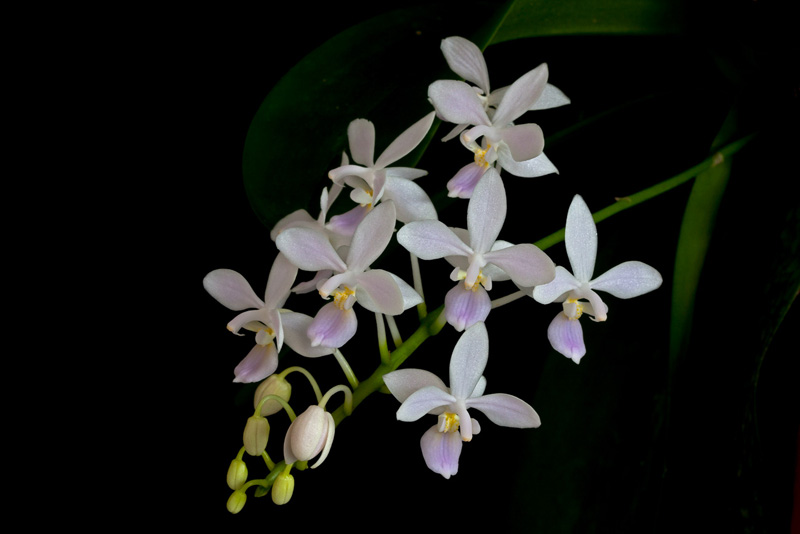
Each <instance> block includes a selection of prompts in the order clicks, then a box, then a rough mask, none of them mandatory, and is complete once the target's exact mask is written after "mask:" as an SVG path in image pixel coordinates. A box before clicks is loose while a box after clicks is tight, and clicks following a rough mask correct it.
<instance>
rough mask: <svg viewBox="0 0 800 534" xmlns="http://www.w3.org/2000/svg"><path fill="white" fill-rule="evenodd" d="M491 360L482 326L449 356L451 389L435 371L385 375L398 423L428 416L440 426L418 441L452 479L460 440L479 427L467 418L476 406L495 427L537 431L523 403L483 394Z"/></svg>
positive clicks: (430, 460)
mask: <svg viewBox="0 0 800 534" xmlns="http://www.w3.org/2000/svg"><path fill="white" fill-rule="evenodd" d="M488 358H489V335H488V333H487V331H486V326H485V324H484V323H476V324H475V325H473V326H471V327H469V328H468V329H467V330H465V331H464V333H463V334H461V337H459V339H458V341H457V342H456V345H455V347H454V348H453V353H452V356H451V358H450V387H449V388H448V387H447V386H445V384H444V382H442V380H441V379H439V378H438V377H437V376H436V375H434V374H433V373H430V372H429V371H425V370H422V369H401V370H398V371H393V372H391V373H387V374H386V375H384V377H383V381H384V383H385V384H386V387H388V388H389V391H391V392H392V395H394V396H395V398H396V399H397V400H398V401H400V402H401V403H402V404H401V405H400V408H399V409H398V410H397V419H398V420H399V421H416V420H418V419H420V418H422V417H423V416H424V415H426V414H433V415H437V416H438V419H439V420H438V423H437V424H436V425H434V426H433V427H432V428H431V429H429V430H428V431H427V432H426V433H425V434H424V435H423V437H422V440H421V441H420V445H421V448H422V455H423V457H424V458H425V462H426V464H427V465H428V467H429V468H430V469H431V470H432V471H434V472H436V473H439V474H441V475H442V476H444V477H445V478H450V476H451V475H454V474H456V472H457V471H458V458H459V455H460V453H461V441H471V440H472V436H473V435H474V434H477V433H478V432H479V431H480V425H479V424H478V422H477V421H476V420H474V419H472V417H471V416H470V414H469V409H470V408H474V409H476V410H479V411H480V412H482V413H483V414H484V415H486V417H488V418H489V420H490V421H492V422H493V423H495V424H497V425H500V426H505V427H512V428H536V427H538V426H540V425H541V420H540V419H539V415H538V414H537V413H536V411H535V410H534V409H533V408H532V407H531V406H530V405H529V404H528V403H526V402H525V401H523V400H521V399H519V398H517V397H514V396H512V395H507V394H504V393H495V394H491V395H484V390H485V388H486V379H485V378H484V376H483V371H484V369H485V368H486V363H487V361H488Z"/></svg>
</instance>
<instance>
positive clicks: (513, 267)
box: [483, 243, 556, 287]
mask: <svg viewBox="0 0 800 534" xmlns="http://www.w3.org/2000/svg"><path fill="white" fill-rule="evenodd" d="M483 257H484V259H485V260H486V261H488V262H491V263H493V264H494V265H496V266H498V267H500V268H501V269H502V270H503V271H504V272H505V273H506V274H507V275H508V276H509V277H510V278H511V280H513V281H514V283H515V284H517V285H520V286H523V287H531V286H538V285H542V284H547V283H549V282H551V281H553V279H554V278H555V275H556V273H555V264H554V263H553V260H551V259H550V256H548V255H547V254H545V253H544V252H542V250H541V249H539V248H538V247H536V246H534V245H531V244H529V243H523V244H520V245H514V246H511V247H508V248H503V249H500V250H495V251H491V252H487V253H486V254H484V255H483Z"/></svg>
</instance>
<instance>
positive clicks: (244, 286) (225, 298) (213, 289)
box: [203, 269, 264, 311]
mask: <svg viewBox="0 0 800 534" xmlns="http://www.w3.org/2000/svg"><path fill="white" fill-rule="evenodd" d="M203 287H204V288H205V289H206V291H208V293H209V294H210V295H211V296H212V297H214V298H215V299H216V300H217V301H218V302H219V303H220V304H222V305H223V306H225V307H226V308H228V309H229V310H234V311H240V310H246V309H248V308H262V307H264V302H263V301H262V300H261V299H260V298H258V296H257V295H256V294H255V292H254V291H253V288H252V287H250V284H249V283H248V282H247V280H246V279H245V278H244V276H242V275H241V274H239V273H237V272H236V271H232V270H230V269H217V270H214V271H211V272H210V273H208V274H207V275H206V276H205V278H203Z"/></svg>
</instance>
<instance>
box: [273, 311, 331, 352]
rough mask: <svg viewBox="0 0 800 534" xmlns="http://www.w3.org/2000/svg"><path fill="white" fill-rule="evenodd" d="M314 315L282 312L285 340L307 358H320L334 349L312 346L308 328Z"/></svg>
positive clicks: (291, 347) (290, 346)
mask: <svg viewBox="0 0 800 534" xmlns="http://www.w3.org/2000/svg"><path fill="white" fill-rule="evenodd" d="M313 320H314V318H313V317H311V316H309V315H306V314H304V313H297V312H282V313H281V323H282V324H283V333H284V342H285V343H286V344H287V345H288V346H289V348H290V349H292V350H293V351H295V352H296V353H297V354H299V355H300V356H305V357H306V358H319V357H320V356H327V355H328V354H333V349H332V348H329V347H325V346H316V347H312V346H311V340H310V339H309V338H308V334H307V332H308V328H309V327H310V326H311V323H312V321H313Z"/></svg>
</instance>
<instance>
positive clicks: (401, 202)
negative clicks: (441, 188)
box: [383, 175, 438, 223]
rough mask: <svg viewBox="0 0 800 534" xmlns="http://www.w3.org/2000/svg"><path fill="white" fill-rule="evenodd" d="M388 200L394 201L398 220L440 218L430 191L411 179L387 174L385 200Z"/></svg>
mask: <svg viewBox="0 0 800 534" xmlns="http://www.w3.org/2000/svg"><path fill="white" fill-rule="evenodd" d="M388 200H391V201H393V202H394V205H395V207H396V209H397V220H398V221H400V222H402V223H407V222H411V221H422V220H426V219H436V218H438V217H437V214H436V208H435V207H434V206H433V202H431V199H430V197H429V196H428V193H426V192H425V190H424V189H422V188H421V187H420V186H419V185H417V184H416V183H415V182H412V181H411V180H407V179H405V178H398V177H396V176H391V175H387V176H386V185H385V187H384V189H383V201H384V202H386V201H388Z"/></svg>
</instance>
